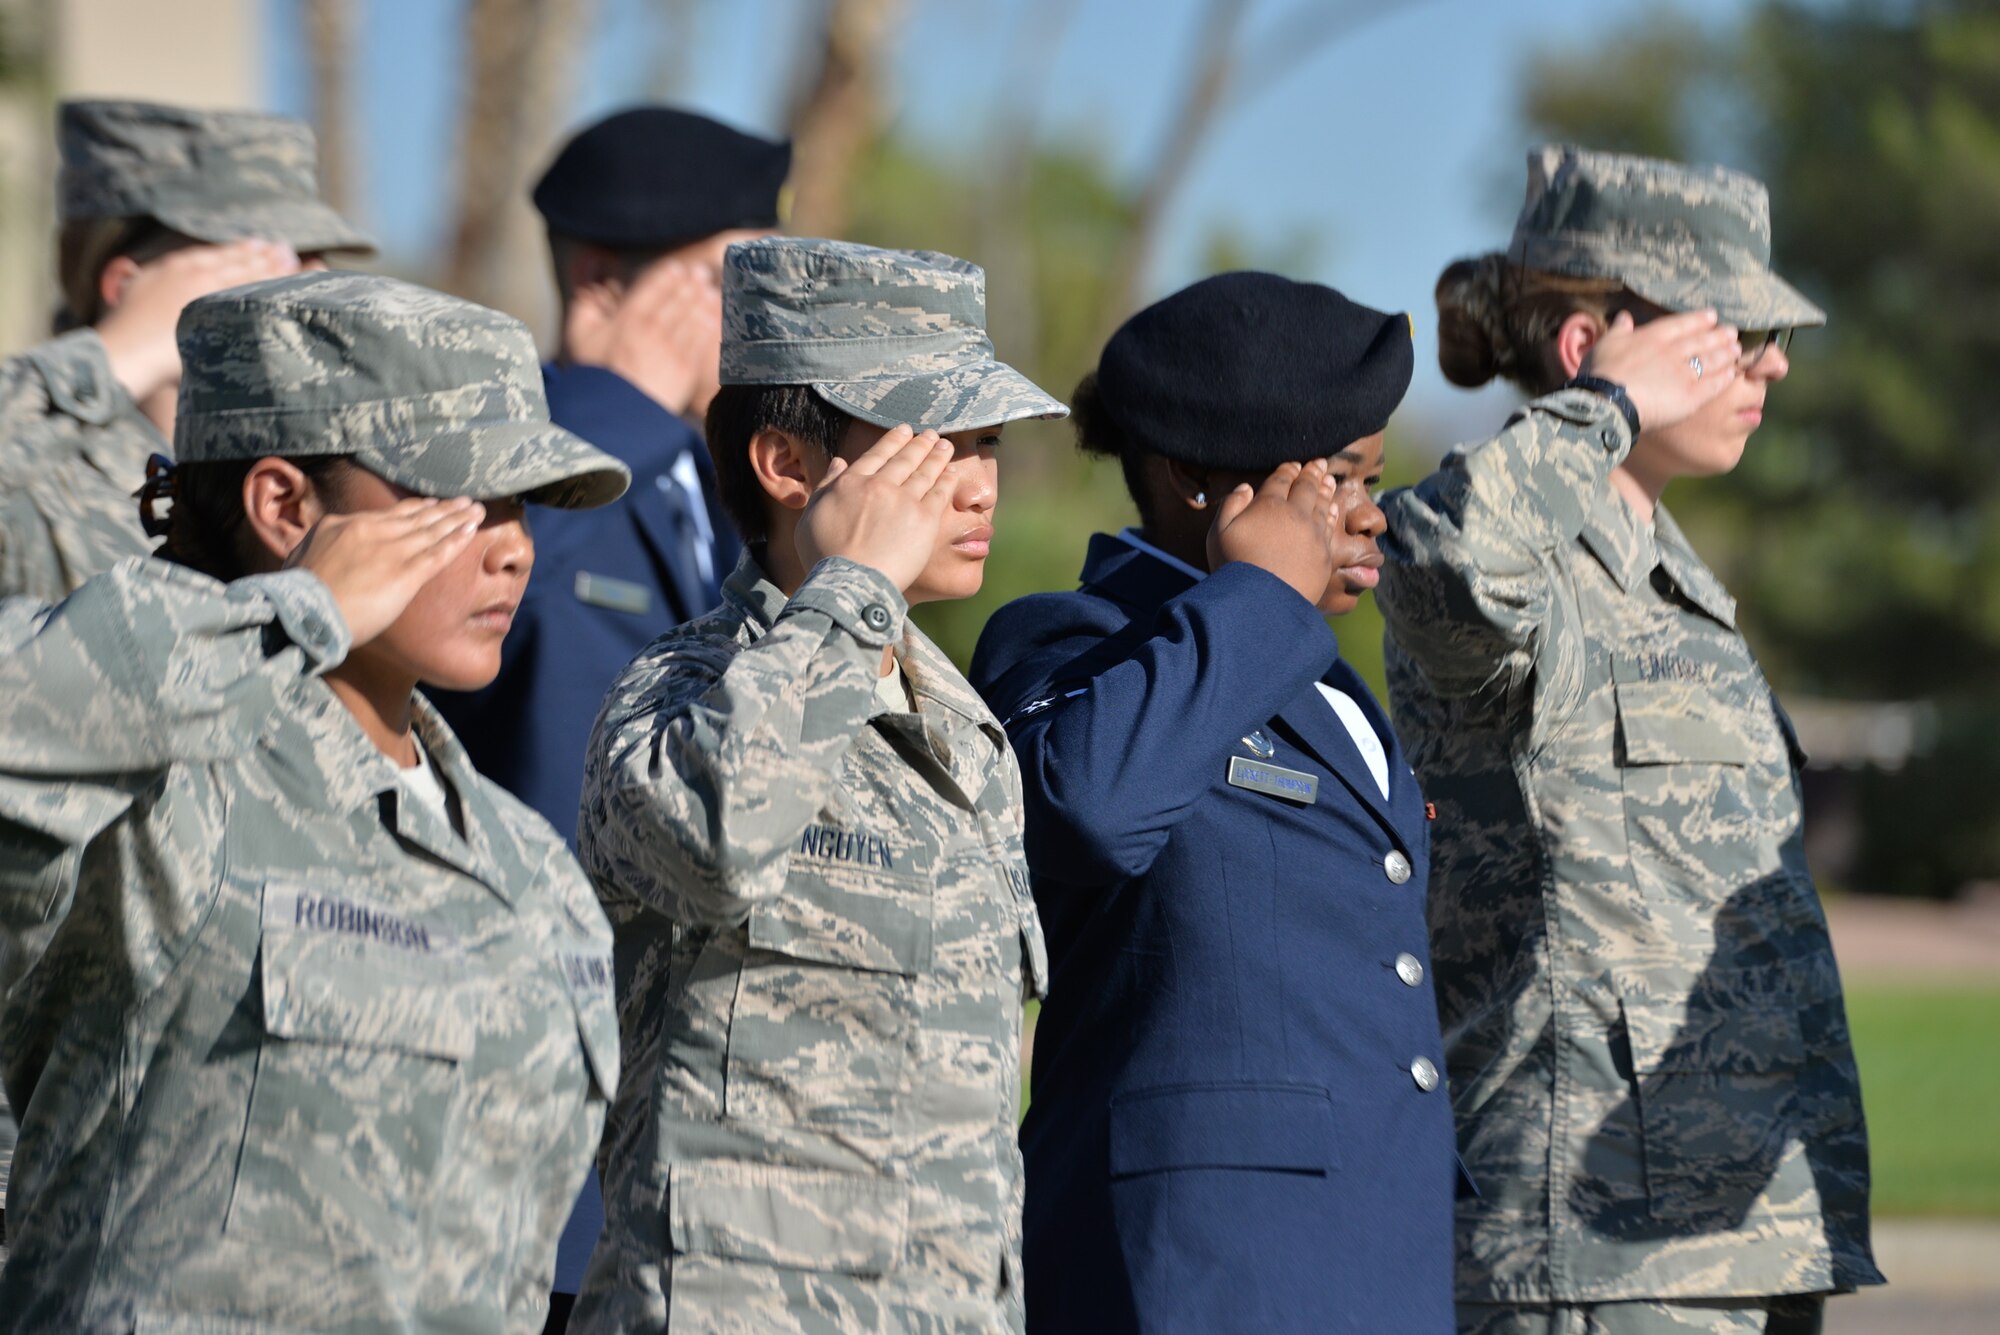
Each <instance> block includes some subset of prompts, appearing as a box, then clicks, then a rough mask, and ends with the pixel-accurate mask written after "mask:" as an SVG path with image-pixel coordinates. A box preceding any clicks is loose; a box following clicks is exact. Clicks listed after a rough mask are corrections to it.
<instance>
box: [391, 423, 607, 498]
mask: <svg viewBox="0 0 2000 1335" xmlns="http://www.w3.org/2000/svg"><path fill="white" fill-rule="evenodd" d="M355 457H356V458H358V459H359V460H360V461H361V462H362V463H363V464H364V465H366V466H367V468H368V469H369V470H370V471H371V472H374V473H378V474H380V475H381V476H383V477H385V478H387V479H388V480H389V481H391V482H394V483H396V484H397V485H398V486H403V487H408V488H409V489H410V490H411V491H414V492H416V493H417V494H418V495H420V496H470V497H472V498H473V499H475V500H494V499H497V498H500V497H506V496H520V497H522V498H524V499H526V500H528V501H530V502H532V503H534V504H536V505H547V506H553V507H554V508H556V509H558V510H591V509H595V508H596V507H598V506H600V505H609V504H610V503H611V502H613V501H615V500H617V499H618V498H619V497H620V496H623V495H624V494H625V488H626V487H628V486H630V485H631V482H632V472H631V470H630V469H628V468H626V467H625V465H624V464H622V463H620V462H618V460H616V459H614V458H612V457H611V456H610V455H608V454H606V453H605V452H604V451H602V450H600V449H598V448H597V447H596V446H594V445H591V444H589V443H588V442H586V441H585V440H584V439H583V438H582V437H580V436H577V435H573V434H571V433H570V432H568V431H565V430H563V429H562V428H561V427H559V426H553V425H551V424H550V423H547V422H496V423H494V424H492V425H490V426H475V427H465V428H462V429H459V430H456V431H441V432H439V433H438V434H436V435H434V436H430V437H427V438H426V439H425V440H424V441H423V442H422V443H421V444H418V445H402V446H399V447H398V448H397V449H396V450H394V451H393V452H388V451H384V452H382V453H380V454H378V453H375V452H374V451H371V450H369V449H366V448H363V449H359V450H357V451H355Z"/></svg>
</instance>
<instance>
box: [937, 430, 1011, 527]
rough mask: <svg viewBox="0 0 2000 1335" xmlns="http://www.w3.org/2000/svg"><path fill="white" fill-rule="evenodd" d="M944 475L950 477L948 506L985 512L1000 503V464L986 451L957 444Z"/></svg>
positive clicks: (977, 512) (979, 512) (974, 512)
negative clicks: (955, 455)
mask: <svg viewBox="0 0 2000 1335" xmlns="http://www.w3.org/2000/svg"><path fill="white" fill-rule="evenodd" d="M945 475H946V476H947V477H948V478H949V479H950V480H951V503H952V508H954V509H957V510H965V511H968V512H971V513H973V514H985V513H987V512H989V511H991V510H992V509H993V507H994V506H996V505H998V504H999V503H1000V464H999V461H998V460H996V459H994V458H993V456H992V453H991V452H990V451H987V450H981V449H979V448H978V447H977V446H964V447H961V448H960V449H959V451H958V456H957V457H956V458H954V459H953V460H952V461H951V463H950V464H948V465H946V468H945Z"/></svg>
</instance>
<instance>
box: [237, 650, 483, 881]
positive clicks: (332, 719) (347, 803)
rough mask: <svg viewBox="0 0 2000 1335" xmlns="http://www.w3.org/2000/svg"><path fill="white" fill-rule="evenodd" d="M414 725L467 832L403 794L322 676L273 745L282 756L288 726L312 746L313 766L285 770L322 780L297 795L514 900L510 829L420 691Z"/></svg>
mask: <svg viewBox="0 0 2000 1335" xmlns="http://www.w3.org/2000/svg"><path fill="white" fill-rule="evenodd" d="M412 724H413V726H414V728H415V730H416V733H417V737H418V739H419V740H420V741H421V742H422V743H423V745H424V747H425V749H426V750H428V751H429V752H430V755H431V759H432V760H433V761H434V762H436V764H437V768H438V773H440V774H441V775H443V776H444V779H445V782H446V783H447V784H448V785H449V786H450V788H451V791H452V794H453V796H454V797H455V798H456V799H457V801H458V804H459V810H460V813H461V815H462V816H463V818H464V823H465V837H464V838H460V837H459V835H458V833H457V832H456V831H455V830H453V829H452V828H451V825H450V824H449V822H447V821H444V820H442V819H440V818H439V817H438V815H437V814H436V813H435V812H433V811H431V810H430V809H429V808H428V807H425V806H423V805H422V804H421V803H417V802H411V801H408V800H406V799H405V798H404V796H403V794H402V790H401V784H400V783H399V782H398V775H399V773H400V771H399V769H398V767H397V766H396V764H395V762H393V761H391V760H390V759H389V757H387V756H385V755H383V754H382V752H381V751H380V750H379V749H378V748H377V747H376V746H375V744H374V743H373V742H371V741H369V740H368V735H367V734H366V733H364V732H363V731H362V730H361V725H360V724H359V723H357V722H355V720H354V716H353V715H352V714H350V713H348V712H347V707H346V706H345V705H343V704H341V703H340V698H339V697H338V696H336V695H335V694H334V693H333V688H332V687H330V686H328V685H327V684H326V683H325V682H324V681H321V680H320V679H318V678H313V679H311V680H308V681H306V682H304V683H302V684H301V688H300V689H299V690H298V691H297V692H295V694H294V703H293V707H292V708H291V709H290V710H289V711H287V715H286V717H284V718H283V719H281V720H280V722H279V724H278V728H279V739H280V740H279V744H278V745H277V747H276V749H277V750H278V752H279V753H280V755H281V756H282V755H283V754H284V753H285V752H287V751H288V750H289V749H290V748H288V747H286V746H284V745H283V743H282V737H283V734H284V731H285V730H287V729H290V728H294V727H295V728H297V729H298V730H299V735H298V740H300V741H302V742H304V743H305V745H306V746H307V747H308V748H310V754H311V756H312V766H311V773H310V775H307V774H302V773H300V771H299V770H298V769H297V767H296V766H287V767H286V768H287V772H288V773H289V774H290V775H291V776H292V777H293V779H294V780H295V781H298V780H308V779H317V780H318V781H320V782H321V783H323V785H324V787H323V788H321V789H320V791H319V792H318V793H317V794H312V793H310V792H307V793H301V794H297V795H298V796H302V797H306V798H308V799H309V798H310V797H312V796H315V795H316V796H318V797H319V798H320V799H321V800H322V801H323V803H324V805H325V807H326V809H328V810H330V811H333V812H336V813H340V814H345V815H348V816H350V817H353V818H354V819H356V820H359V821H365V822H372V823H376V824H379V825H381V826H382V827H384V828H385V829H387V830H388V831H389V833H390V834H392V835H394V836H395V837H396V838H398V839H400V840H402V841H404V842H406V843H410V844H414V845H416V846H417V847H418V848H421V849H422V850H423V851H424V852H425V853H427V854H429V855H430V856H431V857H433V858H435V859H437V860H438V861H439V862H443V863H445V864H447V865H449V866H451V867H454V868H456V869H458V870H459V871H461V872H464V873H465V874H466V875H467V876H470V877H472V878H473V879H474V880H476V881H478V882H479V883H480V884H482V885H484V886H485V887H486V888H487V889H489V890H491V891H492V892H493V893H494V895H495V896H497V897H498V898H499V899H501V900H502V901H503V902H506V903H509V904H511V903H512V902H513V893H512V886H513V885H514V884H516V883H517V881H518V879H519V878H518V877H516V876H511V875H509V874H508V870H507V869H509V868H516V869H518V867H519V865H520V864H521V861H522V856H521V850H520V849H519V847H518V846H517V845H516V844H515V842H514V837H513V834H512V831H511V829H510V828H509V827H508V825H507V823H506V821H505V820H504V819H503V818H502V817H501V815H500V812H499V809H498V808H497V807H496V806H495V805H494V803H493V799H492V797H491V796H490V795H489V794H488V792H487V790H486V786H485V782H484V780H482V779H481V778H480V777H479V774H478V771H476V770H474V769H473V767H472V761H471V760H470V759H469V758H468V757H467V756H466V754H465V748H464V747H463V746H461V745H459V741H458V738H457V737H455V736H454V735H453V734H452V731H451V729H450V728H449V727H448V726H446V724H445V722H444V719H443V718H442V717H440V716H439V714H438V712H437V710H436V709H435V708H434V707H433V706H432V705H431V702H430V701H429V700H427V699H425V698H424V696H423V694H422V693H421V692H419V693H418V694H417V696H416V698H415V699H414V700H413V701H412Z"/></svg>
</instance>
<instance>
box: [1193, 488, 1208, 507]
mask: <svg viewBox="0 0 2000 1335" xmlns="http://www.w3.org/2000/svg"><path fill="white" fill-rule="evenodd" d="M1207 505H1208V493H1207V492H1205V491H1198V492H1196V493H1195V494H1194V508H1195V509H1197V510H1200V509H1203V508H1205V507H1206V506H1207Z"/></svg>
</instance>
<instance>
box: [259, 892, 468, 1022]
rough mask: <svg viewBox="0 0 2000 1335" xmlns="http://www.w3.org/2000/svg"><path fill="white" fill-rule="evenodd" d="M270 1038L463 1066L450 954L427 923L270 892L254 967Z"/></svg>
mask: <svg viewBox="0 0 2000 1335" xmlns="http://www.w3.org/2000/svg"><path fill="white" fill-rule="evenodd" d="M260 972H261V974H262V980H263V1003H264V1029H265V1032H267V1033H269V1034H270V1035H272V1036H273V1037H275V1038H284V1039H292V1040H298V1041H304V1042H317V1043H336V1044H342V1045H345V1046H347V1047H355V1048H377V1049H382V1050H385V1051H393V1052H405V1053H412V1054H415V1055H418V1056H425V1057H438V1058H443V1059H445V1060H448V1061H464V1060H465V1059H466V1058H468V1057H470V1056H471V1055H472V1049H473V1038H474V1032H473V1025H472V1020H471V1018H470V1016H468V1015H467V1014H466V1013H465V1012H464V1010H463V1009H462V1008H461V1006H460V1004H459V996H458V993H459V990H460V983H461V981H462V979H463V960H462V956H461V953H460V949H459V945H458V942H457V941H456V939H454V938H453V937H452V936H451V935H450V934H449V933H448V932H446V931H445V930H444V929H443V928H442V927H440V926H438V925H437V924H434V923H428V922H425V921H423V920H421V919H419V918H416V917H412V916H407V915H403V914H399V913H396V912H394V911H393V910H389V909H386V908H380V907H377V906H375V905H371V904H366V903H362V902H360V901H357V900H353V899H349V898H345V897H343V896H341V895H338V894H334V893H325V892H322V891H320V890H317V889H312V888H307V887H302V886H282V887H281V886H276V885H273V886H270V887H267V888H266V890H265V895H264V939H263V949H262V959H261V969H260Z"/></svg>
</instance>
